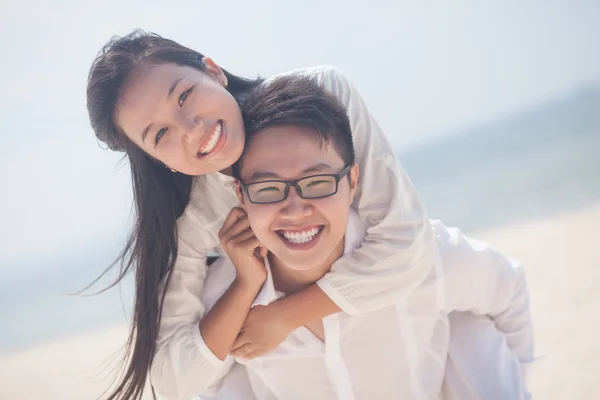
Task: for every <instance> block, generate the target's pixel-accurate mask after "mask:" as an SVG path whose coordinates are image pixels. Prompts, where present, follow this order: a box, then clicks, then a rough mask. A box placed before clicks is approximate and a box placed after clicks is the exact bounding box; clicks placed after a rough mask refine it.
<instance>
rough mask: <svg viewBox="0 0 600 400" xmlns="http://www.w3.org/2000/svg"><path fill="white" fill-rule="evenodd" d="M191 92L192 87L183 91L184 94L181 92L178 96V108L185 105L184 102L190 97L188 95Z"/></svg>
mask: <svg viewBox="0 0 600 400" xmlns="http://www.w3.org/2000/svg"><path fill="white" fill-rule="evenodd" d="M192 90H194V87H193V86H192V87H191V88H189V89H187V90H185V91H184V92H182V93H181V94H180V95H179V100H178V101H179V107H183V104H184V103H185V101H186V100H187V98H188V96H189V95H190V93H192Z"/></svg>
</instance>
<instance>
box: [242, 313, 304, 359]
mask: <svg viewBox="0 0 600 400" xmlns="http://www.w3.org/2000/svg"><path fill="white" fill-rule="evenodd" d="M294 329H296V326H294V325H293V324H292V323H291V321H289V320H288V318H286V315H285V313H284V312H283V310H282V308H281V307H280V306H279V304H278V302H274V303H271V304H269V305H267V306H254V307H253V308H252V309H250V312H249V313H248V316H247V317H246V321H245V322H244V325H243V326H242V329H241V330H240V334H239V335H238V337H237V339H236V340H235V342H234V343H233V346H232V350H231V352H230V354H231V355H232V356H235V357H241V358H246V359H252V358H255V357H258V356H260V355H262V354H265V353H267V352H269V351H271V350H273V349H274V348H276V347H277V346H279V345H280V344H281V342H283V341H284V340H285V338H287V336H288V335H289V334H290V333H291V332H292V331H293V330H294Z"/></svg>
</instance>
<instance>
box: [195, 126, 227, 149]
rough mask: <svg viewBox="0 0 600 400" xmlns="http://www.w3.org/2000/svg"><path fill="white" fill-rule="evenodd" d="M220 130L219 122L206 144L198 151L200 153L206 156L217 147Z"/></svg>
mask: <svg viewBox="0 0 600 400" xmlns="http://www.w3.org/2000/svg"><path fill="white" fill-rule="evenodd" d="M221 129H222V127H221V123H220V122H219V123H218V124H217V126H216V128H215V131H214V132H213V133H212V136H211V137H210V140H209V141H208V143H207V144H205V145H204V146H202V148H201V149H200V153H202V154H208V153H210V152H211V151H213V150H214V148H215V146H216V145H217V142H218V141H219V138H220V137H221Z"/></svg>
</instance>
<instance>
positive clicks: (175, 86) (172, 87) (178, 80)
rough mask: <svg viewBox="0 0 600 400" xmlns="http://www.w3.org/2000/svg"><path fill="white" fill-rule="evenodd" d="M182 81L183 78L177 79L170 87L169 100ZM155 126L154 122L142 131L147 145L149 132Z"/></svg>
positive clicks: (143, 139) (143, 140)
mask: <svg viewBox="0 0 600 400" xmlns="http://www.w3.org/2000/svg"><path fill="white" fill-rule="evenodd" d="M182 80H183V78H177V79H175V82H173V84H172V85H171V87H169V91H168V93H167V98H169V97H171V95H172V94H173V92H174V91H175V89H177V85H179V82H181V81H182ZM153 124H154V122H151V123H150V124H148V126H147V127H146V128H145V129H144V130H143V131H142V143H146V136H148V132H150V128H152V125H153Z"/></svg>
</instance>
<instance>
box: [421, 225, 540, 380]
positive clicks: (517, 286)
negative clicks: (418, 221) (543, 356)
mask: <svg viewBox="0 0 600 400" xmlns="http://www.w3.org/2000/svg"><path fill="white" fill-rule="evenodd" d="M433 225H434V229H435V232H436V238H437V242H438V246H439V249H440V255H441V258H442V265H443V268H444V276H445V278H444V279H445V283H446V284H445V291H446V308H447V311H448V312H451V311H465V312H472V313H474V314H478V315H487V316H489V317H490V318H491V319H492V320H493V321H494V323H495V325H496V327H497V328H498V330H500V331H501V332H502V333H503V334H504V335H505V337H506V340H507V344H508V346H509V347H510V349H511V350H512V351H513V353H514V354H515V356H516V357H517V358H518V360H519V362H520V363H521V366H522V367H523V370H524V371H523V374H524V375H525V378H526V377H527V376H526V375H527V371H526V370H527V369H528V367H529V365H530V364H531V363H532V362H533V361H534V336H533V324H532V321H531V314H530V308H529V293H528V290H527V284H526V282H525V270H524V268H523V266H522V265H521V264H520V263H519V262H518V261H515V260H511V259H509V258H507V257H505V256H504V255H502V254H501V253H500V252H498V251H497V250H496V249H494V248H492V247H491V246H489V245H487V244H486V243H483V242H479V241H476V240H472V239H470V238H468V237H466V236H465V235H463V234H462V232H460V231H459V230H458V229H456V228H446V227H445V226H444V225H443V224H442V223H441V222H439V221H435V222H434V224H433Z"/></svg>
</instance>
